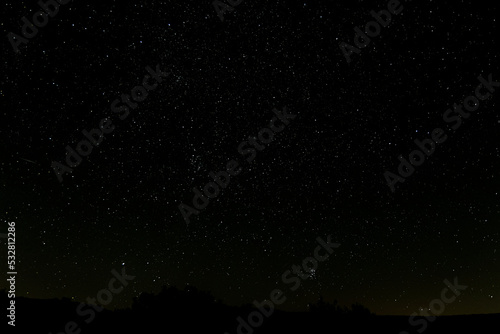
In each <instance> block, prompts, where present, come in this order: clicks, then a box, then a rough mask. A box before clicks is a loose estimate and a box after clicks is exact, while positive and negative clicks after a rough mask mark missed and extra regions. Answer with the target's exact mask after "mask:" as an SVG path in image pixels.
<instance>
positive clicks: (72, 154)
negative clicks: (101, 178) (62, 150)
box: [52, 64, 169, 182]
mask: <svg viewBox="0 0 500 334" xmlns="http://www.w3.org/2000/svg"><path fill="white" fill-rule="evenodd" d="M146 70H147V71H148V73H149V75H145V76H144V79H143V80H142V85H137V86H135V87H134V88H132V90H131V92H130V95H128V94H122V95H121V97H120V99H116V100H114V101H113V102H112V103H111V111H112V112H113V113H115V114H120V113H121V114H120V115H119V118H120V119H121V120H124V119H125V118H127V117H128V115H129V114H130V110H129V108H132V109H136V108H137V106H138V104H137V103H135V102H142V101H144V100H145V99H146V97H147V96H148V92H150V91H152V90H154V89H156V87H158V84H159V83H161V82H162V81H163V78H165V77H167V76H168V75H169V73H166V72H162V71H161V70H160V65H159V64H158V65H156V70H153V69H152V68H151V67H149V66H147V67H146ZM150 79H153V80H154V81H155V82H154V83H153V84H151V83H150V82H149V81H150ZM130 96H132V100H133V101H134V102H132V101H131V100H130ZM114 129H115V126H114V125H113V124H112V121H111V119H109V118H108V117H105V118H103V119H101V121H100V122H99V128H98V129H96V128H93V129H92V130H90V131H87V130H83V131H82V134H83V136H84V137H85V138H86V139H82V140H80V141H79V142H78V144H76V151H75V150H74V149H73V148H72V147H71V146H69V145H66V164H67V165H64V164H62V163H60V162H58V161H52V169H53V170H54V173H55V174H56V176H57V179H58V180H59V182H63V175H64V174H65V173H72V172H73V169H72V168H75V167H77V166H79V165H80V163H81V162H82V160H83V159H82V157H87V156H89V155H90V153H92V150H93V149H94V145H95V146H99V144H100V143H101V142H102V141H103V139H104V134H110V133H111V132H113V130H114Z"/></svg>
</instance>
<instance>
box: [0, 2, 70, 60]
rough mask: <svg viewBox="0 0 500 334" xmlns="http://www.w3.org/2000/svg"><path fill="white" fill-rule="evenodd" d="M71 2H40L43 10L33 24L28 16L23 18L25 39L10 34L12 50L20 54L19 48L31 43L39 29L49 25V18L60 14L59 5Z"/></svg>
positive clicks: (22, 30) (36, 14)
mask: <svg viewBox="0 0 500 334" xmlns="http://www.w3.org/2000/svg"><path fill="white" fill-rule="evenodd" d="M70 1H71V0H57V1H56V0H46V1H45V0H40V1H38V6H40V8H42V9H43V10H39V11H38V12H36V13H35V14H33V17H32V21H33V23H31V22H30V21H29V20H28V19H27V18H26V16H23V17H22V18H21V21H22V22H23V27H22V29H21V32H22V34H23V36H24V37H21V36H20V35H18V34H15V33H13V32H9V33H8V34H7V38H8V39H9V42H10V44H11V45H12V48H13V49H14V51H15V52H16V53H19V52H20V50H19V46H21V45H22V44H24V45H26V44H28V42H29V39H32V38H34V37H35V36H36V35H37V34H38V28H43V27H45V26H46V25H47V24H48V23H49V16H50V17H51V18H53V17H54V16H56V15H57V13H59V5H66V4H68V3H69V2H70Z"/></svg>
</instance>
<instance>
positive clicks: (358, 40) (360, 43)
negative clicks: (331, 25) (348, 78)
mask: <svg viewBox="0 0 500 334" xmlns="http://www.w3.org/2000/svg"><path fill="white" fill-rule="evenodd" d="M402 10H403V6H402V5H401V6H400V3H399V1H398V0H389V2H388V3H387V10H384V9H382V10H381V11H379V12H378V13H376V12H375V11H373V10H372V11H370V14H371V16H373V18H375V20H376V22H375V21H370V22H368V23H367V24H366V25H365V31H364V32H363V31H361V29H359V28H358V27H354V31H355V32H356V33H355V34H354V45H356V47H354V46H352V45H350V44H347V43H345V42H342V43H340V44H339V47H340V50H341V51H342V54H343V55H344V57H345V59H346V60H347V62H348V63H350V62H351V61H352V59H351V55H352V54H353V53H356V54H359V53H360V52H361V49H363V48H366V47H367V46H368V45H369V44H370V42H371V39H370V37H371V38H373V37H377V36H378V35H380V31H381V30H382V29H381V27H380V26H382V27H384V28H385V27H387V26H388V25H389V23H391V21H392V15H398V14H399V13H401V11H402ZM379 23H380V25H379Z"/></svg>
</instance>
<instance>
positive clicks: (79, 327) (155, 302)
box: [0, 286, 500, 334]
mask: <svg viewBox="0 0 500 334" xmlns="http://www.w3.org/2000/svg"><path fill="white" fill-rule="evenodd" d="M0 299H1V300H2V305H7V304H8V298H7V293H6V291H5V290H2V291H0ZM79 306H80V303H79V302H74V301H71V300H69V299H68V298H63V299H45V300H42V299H32V298H24V297H17V298H16V327H15V329H13V328H12V326H8V325H7V321H6V320H4V321H3V322H4V323H3V324H2V328H6V330H2V333H21V332H22V333H27V332H28V331H30V332H32V333H52V334H60V333H68V334H71V333H75V334H85V333H95V334H100V333H103V334H104V333H120V334H126V333H147V332H154V333H157V332H160V331H161V332H165V333H192V332H195V331H196V332H203V333H216V334H224V333H229V334H233V333H245V334H251V333H367V332H368V331H370V332H371V331H376V332H379V331H380V332H382V331H383V332H384V333H395V334H399V333H400V332H404V331H406V332H408V333H419V332H418V331H417V328H416V327H413V328H412V327H411V326H410V325H409V323H408V317H407V316H377V315H375V314H373V313H371V312H370V311H369V310H368V309H367V308H366V307H364V306H363V305H360V304H353V305H351V306H350V307H347V306H341V305H338V303H337V301H333V303H329V302H327V301H324V300H323V298H322V297H321V296H320V297H319V299H318V300H317V301H315V302H312V303H310V304H309V305H308V306H309V311H308V312H284V311H280V310H277V309H276V310H274V311H273V312H272V314H271V315H270V316H269V317H263V319H264V321H263V322H262V324H261V325H260V326H257V327H256V328H253V327H252V326H249V325H248V321H247V320H248V318H247V317H248V315H249V314H250V313H252V312H255V311H257V312H258V309H257V308H256V307H255V306H254V305H251V304H246V305H242V306H239V307H235V306H228V305H225V304H224V303H223V302H222V301H221V300H217V299H216V298H214V297H213V296H212V295H211V294H210V293H209V292H206V291H200V290H198V289H196V288H195V287H193V286H187V287H185V288H184V289H182V290H181V289H178V288H176V287H168V288H167V287H163V288H162V290H161V291H160V292H159V293H157V294H152V293H142V294H141V295H140V296H139V297H136V298H134V299H133V302H132V307H131V308H128V309H123V310H115V311H110V310H106V309H102V310H100V311H96V308H97V309H99V308H98V307H97V306H96V307H95V308H94V307H92V306H91V305H87V304H85V305H84V307H82V306H80V314H83V316H82V315H79V313H78V312H77V310H78V307H79ZM82 310H84V311H82ZM90 310H94V312H93V313H94V316H92V312H91V311H90ZM238 318H240V319H243V320H245V322H246V323H247V325H246V326H245V325H243V326H242V325H241V322H239V321H238ZM498 320H500V314H490V315H467V316H441V317H438V318H437V319H436V320H435V321H434V322H432V323H430V324H429V326H428V327H427V328H426V329H425V331H423V333H452V332H453V333H466V332H478V331H479V330H481V329H488V328H494V327H493V326H494V325H495V324H496V323H498ZM238 327H239V328H238Z"/></svg>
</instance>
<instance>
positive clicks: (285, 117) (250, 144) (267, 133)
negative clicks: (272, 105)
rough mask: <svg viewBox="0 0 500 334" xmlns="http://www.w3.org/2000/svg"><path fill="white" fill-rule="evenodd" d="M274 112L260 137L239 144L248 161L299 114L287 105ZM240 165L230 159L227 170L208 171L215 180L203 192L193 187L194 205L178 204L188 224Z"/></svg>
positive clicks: (227, 183) (238, 171)
mask: <svg viewBox="0 0 500 334" xmlns="http://www.w3.org/2000/svg"><path fill="white" fill-rule="evenodd" d="M273 113H274V114H275V115H276V116H274V117H273V118H272V119H271V121H270V122H269V126H268V127H267V128H262V129H261V130H260V131H259V132H258V135H257V137H258V138H257V137H252V136H249V137H248V140H246V141H243V142H241V143H240V145H239V146H238V153H239V154H241V155H243V156H246V157H247V158H246V161H247V162H249V163H251V162H252V161H253V160H254V159H255V157H256V156H257V151H262V150H263V149H264V148H266V146H265V145H266V144H269V143H271V142H272V141H273V140H274V135H275V134H277V133H279V132H281V131H283V130H284V129H285V126H286V125H288V124H290V120H293V119H294V118H295V117H296V116H297V115H292V114H288V113H287V108H286V107H284V108H283V111H279V110H277V109H273ZM278 120H279V121H280V122H281V123H282V124H281V125H280V126H277V124H276V122H277V121H278ZM239 165H240V163H239V162H238V161H236V160H230V161H228V162H227V164H226V167H225V170H221V171H219V172H218V173H217V174H215V173H214V172H212V171H211V172H210V173H208V175H209V176H210V177H211V178H212V179H213V180H214V182H208V183H206V184H205V186H204V187H203V193H202V192H201V191H200V190H199V189H198V188H196V187H194V188H193V189H192V190H193V193H194V196H193V201H192V203H193V207H191V206H189V205H186V204H184V203H181V204H179V206H178V207H179V210H180V212H181V214H182V217H183V218H184V221H185V222H186V224H188V225H189V223H190V220H189V217H190V216H191V215H193V214H195V215H198V214H200V211H199V210H203V209H204V208H206V207H207V205H208V204H209V203H210V199H214V198H216V197H217V196H218V195H219V193H220V191H221V188H222V189H225V188H227V186H228V185H229V182H230V180H231V176H236V175H238V174H240V173H241V171H242V169H241V168H239ZM219 187H220V188H219Z"/></svg>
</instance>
